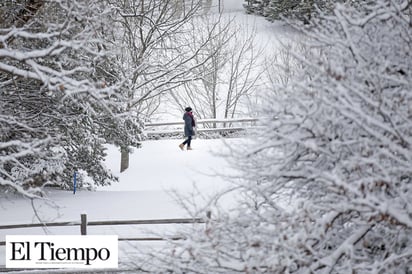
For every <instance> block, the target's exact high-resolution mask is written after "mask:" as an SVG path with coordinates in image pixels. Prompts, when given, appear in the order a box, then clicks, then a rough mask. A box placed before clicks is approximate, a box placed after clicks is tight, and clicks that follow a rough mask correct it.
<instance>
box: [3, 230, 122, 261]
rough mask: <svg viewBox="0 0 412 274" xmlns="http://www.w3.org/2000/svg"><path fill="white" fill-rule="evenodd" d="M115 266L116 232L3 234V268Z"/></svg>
mask: <svg viewBox="0 0 412 274" xmlns="http://www.w3.org/2000/svg"><path fill="white" fill-rule="evenodd" d="M117 267H118V238H117V235H87V236H86V235H84V236H77V235H7V236H6V268H117Z"/></svg>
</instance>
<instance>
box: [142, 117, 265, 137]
mask: <svg viewBox="0 0 412 274" xmlns="http://www.w3.org/2000/svg"><path fill="white" fill-rule="evenodd" d="M256 121H258V119H257V118H235V119H232V118H230V119H201V120H196V124H197V125H207V124H210V125H212V126H211V127H203V128H201V127H198V126H197V127H196V132H197V133H208V132H228V131H232V132H233V131H242V130H245V129H246V128H250V127H251V126H233V124H234V123H237V124H238V123H253V122H256ZM216 124H223V127H216ZM183 125H184V122H183V121H172V122H154V123H146V124H145V129H146V130H145V134H146V135H148V136H156V135H173V134H181V133H183V128H182V127H183ZM170 126H179V127H178V128H176V127H174V128H172V129H170V128H166V129H164V128H163V129H155V128H156V127H170Z"/></svg>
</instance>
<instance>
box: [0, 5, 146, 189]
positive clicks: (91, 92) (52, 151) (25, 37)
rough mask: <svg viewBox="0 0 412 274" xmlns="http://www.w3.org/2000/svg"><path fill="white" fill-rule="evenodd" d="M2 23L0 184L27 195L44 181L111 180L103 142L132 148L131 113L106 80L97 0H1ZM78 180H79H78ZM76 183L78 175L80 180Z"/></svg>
mask: <svg viewBox="0 0 412 274" xmlns="http://www.w3.org/2000/svg"><path fill="white" fill-rule="evenodd" d="M1 13H2V14H4V15H7V16H5V17H2V19H3V20H0V41H2V42H1V44H0V98H1V100H0V138H1V139H0V186H2V187H3V188H7V189H13V190H16V191H18V192H20V193H23V194H25V195H27V196H30V197H37V196H38V195H41V193H42V186H44V185H48V184H53V185H59V186H62V187H64V188H69V187H71V186H72V177H73V173H74V172H80V173H81V174H83V175H84V176H83V177H84V179H85V177H90V178H91V180H83V182H86V181H89V182H90V181H93V182H94V183H95V184H101V185H105V184H109V183H111V182H113V181H114V180H115V178H114V177H113V175H111V173H110V172H109V171H108V170H106V168H105V167H104V165H103V164H102V160H103V157H104V156H105V153H104V147H103V144H104V143H107V142H109V141H112V140H117V142H119V143H127V144H128V145H133V144H134V145H137V144H138V141H139V134H140V132H141V130H140V128H141V125H140V123H138V122H136V119H138V116H137V115H134V116H132V115H131V114H130V113H127V112H126V111H125V108H124V105H125V104H126V103H127V99H126V98H125V97H124V95H123V94H122V93H120V92H119V87H120V85H121V84H120V83H118V82H117V81H116V80H114V79H113V78H111V77H110V71H109V70H107V69H105V67H109V62H110V58H111V53H110V52H109V51H107V46H106V45H105V44H106V41H105V40H104V39H103V38H102V37H103V35H102V34H103V33H105V32H107V31H109V30H110V28H111V24H110V20H111V16H112V11H111V10H110V9H108V8H107V5H106V3H105V2H101V1H83V0H75V1H61V0H52V1H42V0H31V1H6V2H4V3H2V6H1ZM80 179H82V178H80ZM80 182H82V180H80Z"/></svg>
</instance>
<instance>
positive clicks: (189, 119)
mask: <svg viewBox="0 0 412 274" xmlns="http://www.w3.org/2000/svg"><path fill="white" fill-rule="evenodd" d="M183 120H184V121H185V137H187V139H186V140H185V141H184V142H183V143H181V144H180V145H179V147H180V149H181V150H184V147H185V145H187V150H192V147H191V146H190V144H191V142H192V136H194V135H195V130H194V128H195V127H196V123H195V118H194V117H193V112H192V108H191V107H187V108H185V113H184V114H183Z"/></svg>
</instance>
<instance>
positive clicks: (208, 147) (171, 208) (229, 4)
mask: <svg viewBox="0 0 412 274" xmlns="http://www.w3.org/2000/svg"><path fill="white" fill-rule="evenodd" d="M214 2H215V7H216V6H217V5H216V3H217V0H215V1H214ZM243 3H244V1H242V0H222V1H221V4H222V11H223V13H224V14H225V15H226V16H230V17H231V18H232V17H235V20H236V22H238V24H241V25H243V26H245V27H247V28H250V30H253V31H256V33H257V37H256V39H257V45H260V46H263V47H265V49H266V50H267V51H269V52H271V51H272V50H273V49H274V48H275V47H277V45H278V43H277V41H278V39H281V38H282V37H283V36H284V33H285V32H284V30H283V29H282V28H283V27H282V26H280V25H278V24H272V23H269V22H267V21H266V20H265V19H264V18H260V17H256V16H253V15H246V14H245V13H244V11H243V7H242V4H243ZM165 117H166V119H171V118H176V119H177V118H179V119H180V117H181V113H178V114H176V115H175V114H172V113H168V112H167V111H165V112H164V113H162V114H161V119H163V120H164V119H165ZM240 141H241V140H240V139H227V140H217V139H208V140H204V139H195V140H194V141H193V147H194V150H193V151H181V150H180V149H179V148H178V144H179V142H180V140H161V141H145V142H143V146H142V148H140V149H135V150H134V152H133V154H131V156H130V166H129V169H128V170H126V171H125V172H123V173H120V172H119V168H120V152H119V151H118V149H117V148H115V147H113V146H108V157H107V161H106V164H107V166H108V168H110V169H111V170H112V171H113V172H114V173H115V175H117V176H118V177H119V182H118V183H116V184H114V185H112V186H108V187H98V188H97V189H96V190H95V191H85V190H80V191H78V192H77V193H76V194H75V195H74V194H73V193H72V192H70V191H62V190H49V197H50V202H47V201H35V202H34V207H33V205H32V204H31V202H30V200H28V199H25V198H21V197H14V198H13V197H8V198H7V199H5V198H0V225H6V224H20V223H32V222H38V217H40V218H41V220H42V221H47V222H56V221H79V219H80V214H82V213H87V216H88V220H89V221H94V220H136V219H159V218H179V217H188V216H189V215H190V214H189V213H188V212H187V211H186V210H185V209H183V208H182V207H181V206H180V205H179V203H178V202H177V199H176V195H175V192H177V193H179V194H180V195H185V196H186V197H192V198H193V199H194V200H196V201H197V207H199V208H201V207H202V201H207V200H208V199H207V197H210V196H213V194H214V193H216V192H218V191H220V190H222V189H225V188H228V187H231V184H230V183H229V182H228V181H227V180H226V179H225V178H223V177H221V176H217V174H225V175H230V174H233V173H234V172H235V171H233V170H231V169H230V167H229V166H228V164H227V163H226V161H225V159H224V158H223V157H221V156H219V155H217V154H216V153H220V152H222V151H224V150H225V149H226V148H227V144H226V143H225V142H227V143H229V144H232V145H233V144H237V143H238V142H240ZM202 196H203V197H202ZM222 203H223V206H230V205H231V204H232V197H230V195H229V196H228V197H227V198H226V199H223V200H222ZM34 209H35V210H34ZM36 214H37V216H36ZM162 229H163V231H164V230H167V229H170V230H173V227H171V226H168V227H162ZM147 230H156V231H159V228H154V227H148V226H139V227H137V226H133V227H127V226H118V227H89V228H88V234H117V235H119V236H120V237H137V236H139V235H147V233H148V232H147ZM171 233H173V232H171ZM8 234H14V235H18V234H23V235H31V234H55V235H57V234H75V235H77V234H79V227H78V226H73V227H58V228H48V229H47V230H45V229H41V228H30V229H10V230H0V241H5V235H8ZM123 247H124V245H123ZM121 248H122V247H121ZM123 252H126V251H123ZM4 253H5V251H4V246H0V269H1V268H2V267H3V266H4V264H5V254H4ZM127 253H128V255H130V248H129V250H128V251H127ZM124 255H125V254H124V253H120V256H119V257H120V258H119V260H120V264H121V263H122V259H123V258H126V257H128V256H124Z"/></svg>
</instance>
